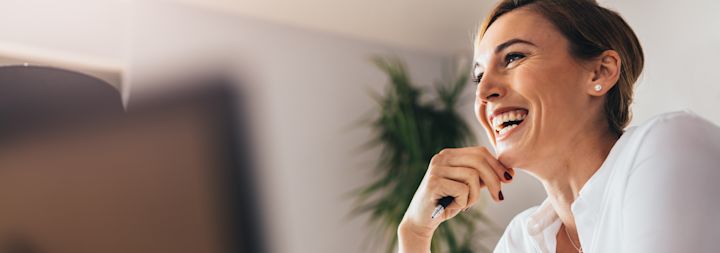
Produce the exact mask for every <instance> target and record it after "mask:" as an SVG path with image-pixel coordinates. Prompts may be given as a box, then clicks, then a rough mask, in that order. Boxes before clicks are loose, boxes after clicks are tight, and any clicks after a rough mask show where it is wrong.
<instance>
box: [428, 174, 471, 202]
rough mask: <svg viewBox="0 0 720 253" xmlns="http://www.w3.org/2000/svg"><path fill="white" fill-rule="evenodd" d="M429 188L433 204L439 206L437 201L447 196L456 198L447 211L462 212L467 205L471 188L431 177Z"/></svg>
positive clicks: (459, 183) (446, 179)
mask: <svg viewBox="0 0 720 253" xmlns="http://www.w3.org/2000/svg"><path fill="white" fill-rule="evenodd" d="M428 187H429V189H430V192H431V193H432V194H430V196H431V197H432V201H433V204H432V206H433V207H435V205H437V203H436V202H437V200H438V199H441V198H442V197H445V196H452V197H453V198H455V199H454V200H453V202H452V203H450V205H448V206H447V207H445V209H446V210H448V209H452V210H460V209H462V208H464V207H465V206H466V205H467V199H468V193H469V191H470V187H469V186H468V185H467V184H465V183H461V182H458V181H455V180H452V179H448V178H444V177H440V176H435V175H430V176H429V177H428Z"/></svg>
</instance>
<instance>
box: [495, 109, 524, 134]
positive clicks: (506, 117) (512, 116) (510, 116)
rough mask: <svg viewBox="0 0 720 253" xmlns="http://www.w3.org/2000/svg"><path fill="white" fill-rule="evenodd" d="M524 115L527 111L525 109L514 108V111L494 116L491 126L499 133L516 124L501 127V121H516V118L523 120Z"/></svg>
mask: <svg viewBox="0 0 720 253" xmlns="http://www.w3.org/2000/svg"><path fill="white" fill-rule="evenodd" d="M525 117H527V112H526V111H525V110H515V111H509V112H505V113H503V114H500V115H497V116H495V118H493V120H492V122H491V123H492V126H493V128H494V129H495V131H498V132H499V133H500V134H503V133H505V132H507V131H509V130H510V129H513V128H515V126H517V125H510V126H507V127H504V128H503V126H502V125H503V123H505V122H508V121H518V120H524V119H525Z"/></svg>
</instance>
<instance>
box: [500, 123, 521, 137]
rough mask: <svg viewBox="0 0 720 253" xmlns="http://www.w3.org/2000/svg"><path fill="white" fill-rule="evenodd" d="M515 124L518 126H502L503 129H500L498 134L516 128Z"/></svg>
mask: <svg viewBox="0 0 720 253" xmlns="http://www.w3.org/2000/svg"><path fill="white" fill-rule="evenodd" d="M517 126H518V125H510V126H507V127H505V128H503V129H500V132H499V134H500V135H503V134H505V133H506V132H507V131H510V130H512V129H513V128H516V127H517Z"/></svg>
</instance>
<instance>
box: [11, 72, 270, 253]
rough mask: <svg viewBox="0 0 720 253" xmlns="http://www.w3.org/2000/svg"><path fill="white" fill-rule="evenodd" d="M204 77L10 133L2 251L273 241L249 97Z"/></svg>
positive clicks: (231, 246)
mask: <svg viewBox="0 0 720 253" xmlns="http://www.w3.org/2000/svg"><path fill="white" fill-rule="evenodd" d="M205 82H206V83H204V84H203V87H208V88H206V89H196V90H192V91H187V92H181V93H174V94H172V95H170V96H167V95H166V96H163V97H157V98H153V99H149V100H147V101H146V102H144V103H142V104H138V105H134V106H131V107H130V108H129V110H128V112H127V113H126V114H113V113H109V114H108V113H104V112H100V111H102V110H98V111H95V112H98V113H86V114H85V115H81V116H78V115H74V116H72V117H74V119H76V120H72V121H66V122H65V123H64V124H62V125H59V127H54V126H53V127H37V128H34V129H33V130H32V131H24V132H23V133H22V134H15V135H13V136H12V138H8V139H5V140H3V141H1V142H0V203H2V207H1V208H0V252H9V253H12V252H17V253H20V252H33V253H54V252H74V253H84V252H87V253H91V252H92V253H95V252H103V253H127V252H133V253H151V252H152V253H158V252H168V253H170V252H172V253H199V252H202V253H214V252H218V253H220V252H223V253H224V252H265V251H264V250H263V245H264V244H263V240H262V237H261V235H262V233H263V231H262V229H261V226H260V223H259V222H260V220H261V219H260V216H259V212H258V211H257V209H256V207H257V205H256V204H257V201H256V199H255V195H256V191H255V187H254V186H253V185H252V182H253V178H254V177H253V175H252V174H253V173H252V171H251V167H252V164H251V162H250V160H251V159H249V158H251V155H250V154H249V150H248V148H247V145H246V144H247V141H246V140H245V139H243V137H245V132H244V131H245V129H244V124H242V122H241V121H239V120H241V119H242V118H243V117H242V116H241V113H242V110H237V108H238V106H239V105H241V104H240V103H239V101H237V100H236V99H235V98H234V96H233V94H234V92H233V91H232V90H229V89H228V88H227V87H229V85H227V84H225V83H223V81H215V80H209V81H208V80H206V81H205ZM48 85H50V84H48ZM3 96H4V94H3ZM90 100H91V101H94V100H92V99H90ZM108 106H110V105H108ZM30 108H35V107H34V106H30ZM69 108H70V107H68V108H67V109H69ZM68 113H72V112H68ZM9 115H14V114H13V112H12V111H11V112H10V114H9Z"/></svg>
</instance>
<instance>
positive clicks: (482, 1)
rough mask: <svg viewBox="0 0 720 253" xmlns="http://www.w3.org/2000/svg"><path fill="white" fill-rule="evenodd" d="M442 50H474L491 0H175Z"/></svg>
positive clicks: (361, 37) (290, 23)
mask: <svg viewBox="0 0 720 253" xmlns="http://www.w3.org/2000/svg"><path fill="white" fill-rule="evenodd" d="M172 1H180V2H185V3H190V4H193V5H197V6H202V7H209V8H219V9H222V10H224V11H231V12H234V13H238V14H241V15H245V16H250V17H254V18H258V19H263V20H268V21H271V22H275V23H281V24H287V25H291V26H295V27H301V28H307V29H313V30H319V31H324V32H330V33H334V34H339V35H342V36H348V37H352V38H357V39H362V40H367V41H372V42H378V43H382V44H387V45H392V46H397V47H403V48H408V49H411V50H420V51H428V52H432V53H441V54H458V53H465V52H469V51H470V49H471V38H472V33H473V30H474V29H475V28H476V26H477V24H478V23H479V20H480V18H481V17H483V15H485V13H486V12H487V10H489V8H490V7H491V5H492V4H493V3H494V1H488V0H448V1H442V0H362V1H360V0H355V1H349V0H302V1H300V0H172Z"/></svg>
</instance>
